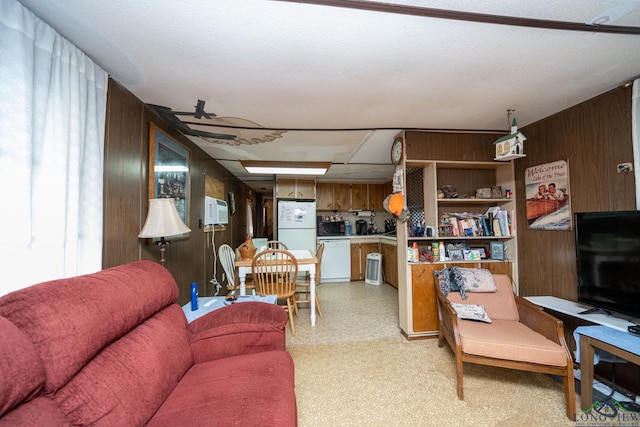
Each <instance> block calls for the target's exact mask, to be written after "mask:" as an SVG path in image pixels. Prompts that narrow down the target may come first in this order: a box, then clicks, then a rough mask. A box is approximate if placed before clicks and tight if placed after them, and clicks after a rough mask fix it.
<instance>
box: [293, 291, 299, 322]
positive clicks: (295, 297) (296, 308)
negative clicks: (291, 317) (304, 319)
mask: <svg viewBox="0 0 640 427" xmlns="http://www.w3.org/2000/svg"><path fill="white" fill-rule="evenodd" d="M291 298H292V300H293V311H295V312H296V317H300V313H299V312H298V304H299V303H298V297H297V296H296V294H293V296H292V297H291Z"/></svg>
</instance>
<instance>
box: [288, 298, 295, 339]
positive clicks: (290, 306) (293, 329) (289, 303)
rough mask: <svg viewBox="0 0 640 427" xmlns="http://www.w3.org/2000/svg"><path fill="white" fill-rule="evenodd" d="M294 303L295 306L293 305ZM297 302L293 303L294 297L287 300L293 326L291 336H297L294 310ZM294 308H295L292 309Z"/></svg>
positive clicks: (290, 321)
mask: <svg viewBox="0 0 640 427" xmlns="http://www.w3.org/2000/svg"><path fill="white" fill-rule="evenodd" d="M292 302H293V304H291V303H292ZM295 305H296V304H295V301H293V297H290V298H287V311H288V312H289V324H290V325H291V335H293V336H295V335H296V328H295V326H294V325H293V310H294V307H295ZM292 306H293V307H292Z"/></svg>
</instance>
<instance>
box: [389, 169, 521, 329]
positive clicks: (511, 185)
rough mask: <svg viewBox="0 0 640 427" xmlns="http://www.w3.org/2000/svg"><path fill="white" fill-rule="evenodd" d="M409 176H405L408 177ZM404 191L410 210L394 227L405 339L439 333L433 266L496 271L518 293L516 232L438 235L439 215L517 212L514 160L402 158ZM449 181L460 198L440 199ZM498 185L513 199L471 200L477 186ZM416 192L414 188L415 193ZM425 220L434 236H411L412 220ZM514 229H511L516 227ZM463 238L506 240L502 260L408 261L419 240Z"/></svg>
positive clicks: (474, 242) (476, 242)
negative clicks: (496, 208) (494, 208)
mask: <svg viewBox="0 0 640 427" xmlns="http://www.w3.org/2000/svg"><path fill="white" fill-rule="evenodd" d="M408 175H409V176H408ZM404 180H405V181H404V195H405V200H407V205H408V206H409V211H410V214H411V217H410V219H409V220H408V221H407V222H406V224H404V226H401V225H400V224H399V225H398V272H399V276H400V280H399V281H400V283H402V282H403V281H405V282H406V289H403V286H399V288H398V291H399V301H400V327H401V329H402V332H403V334H404V335H405V336H406V337H407V338H409V339H412V338H413V339H417V338H424V337H434V336H437V331H438V316H437V305H436V300H435V293H434V292H435V286H436V285H435V280H434V276H433V271H434V270H440V269H442V268H445V267H451V266H453V265H457V266H460V267H467V268H486V269H488V270H490V271H492V272H494V273H503V274H508V275H509V276H511V278H512V280H513V282H514V290H515V291H516V292H517V290H518V287H517V283H518V281H517V279H518V278H517V275H518V265H517V263H518V248H517V240H516V238H515V234H513V235H510V236H440V235H439V233H438V224H439V218H440V214H443V213H452V212H456V213H462V212H468V213H477V214H484V213H485V212H486V211H487V209H488V208H490V207H492V206H499V207H500V209H502V210H506V211H510V212H512V213H515V209H516V195H515V192H514V190H515V176H514V169H513V163H512V162H511V161H508V162H495V161H479V162H474V161H443V160H406V162H405V174H404ZM412 185H415V186H416V188H412ZM445 185H452V186H453V187H455V188H456V192H457V193H458V194H459V195H460V197H459V198H448V199H445V198H440V199H439V198H438V189H439V188H441V187H443V186H445ZM420 186H421V187H422V188H421V194H420V188H419V187H420ZM493 186H500V187H501V188H502V192H503V194H504V193H505V191H506V189H510V190H511V192H512V196H511V198H492V199H477V198H475V194H476V190H477V189H478V188H486V187H493ZM416 190H417V191H416ZM419 218H423V219H424V221H425V225H428V226H432V227H434V230H435V235H434V236H432V237H425V236H412V227H414V225H415V221H417V220H418V219H419ZM514 232H515V227H514ZM439 241H444V242H445V244H446V242H451V241H457V242H466V243H467V245H468V246H470V247H477V246H484V247H487V248H488V246H489V244H490V242H493V241H500V242H503V243H505V248H506V249H505V253H506V258H505V260H491V259H483V260H480V261H458V260H455V261H452V260H447V261H444V262H440V261H436V262H433V263H424V262H422V263H420V262H408V257H407V248H409V247H410V246H412V245H413V243H414V242H415V243H417V245H418V247H426V246H431V243H432V242H439Z"/></svg>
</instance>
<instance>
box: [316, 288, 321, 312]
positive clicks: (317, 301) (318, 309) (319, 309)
mask: <svg viewBox="0 0 640 427" xmlns="http://www.w3.org/2000/svg"><path fill="white" fill-rule="evenodd" d="M316 310H317V311H318V315H319V316H320V317H322V308H320V299H319V298H318V292H317V290H316Z"/></svg>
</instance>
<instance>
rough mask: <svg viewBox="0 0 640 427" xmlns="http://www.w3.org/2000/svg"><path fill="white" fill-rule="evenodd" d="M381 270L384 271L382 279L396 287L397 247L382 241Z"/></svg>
mask: <svg viewBox="0 0 640 427" xmlns="http://www.w3.org/2000/svg"><path fill="white" fill-rule="evenodd" d="M380 246H381V252H380V253H382V271H383V272H384V280H385V281H386V282H387V283H389V284H390V285H391V286H393V287H394V288H396V289H397V288H398V247H397V246H396V245H390V244H387V243H382V244H381V245H380Z"/></svg>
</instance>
